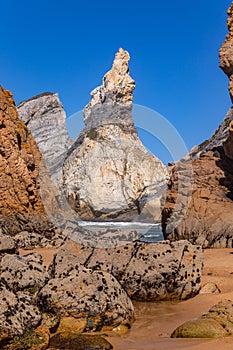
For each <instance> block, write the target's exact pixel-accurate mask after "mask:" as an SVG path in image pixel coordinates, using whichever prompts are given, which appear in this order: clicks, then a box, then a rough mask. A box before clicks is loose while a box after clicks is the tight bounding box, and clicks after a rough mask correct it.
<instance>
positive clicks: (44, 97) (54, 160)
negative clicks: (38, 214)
mask: <svg viewBox="0 0 233 350" xmlns="http://www.w3.org/2000/svg"><path fill="white" fill-rule="evenodd" d="M17 109H18V113H19V117H20V118H21V119H23V121H24V122H25V124H26V125H27V126H28V128H29V129H30V130H31V132H32V134H33V136H34V138H35V140H36V142H37V144H38V146H39V148H40V150H41V152H42V153H43V154H44V157H45V160H46V163H47V165H48V167H49V169H50V172H51V175H52V179H53V180H54V181H55V182H58V181H59V179H60V177H61V167H62V163H63V160H64V157H65V155H66V152H67V150H68V149H69V148H70V146H71V145H72V143H73V140H71V138H70V137H69V135H68V133H67V130H66V125H65V119H66V114H65V111H64V109H63V106H62V104H61V102H60V100H59V97H58V94H55V93H44V94H41V95H38V96H35V97H33V98H31V99H30V100H27V101H24V102H22V103H20V104H19V106H18V107H17Z"/></svg>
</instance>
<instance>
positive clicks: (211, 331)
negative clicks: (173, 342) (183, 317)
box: [171, 300, 233, 338]
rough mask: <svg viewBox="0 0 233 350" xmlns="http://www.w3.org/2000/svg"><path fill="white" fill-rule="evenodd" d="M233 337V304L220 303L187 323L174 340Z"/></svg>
mask: <svg viewBox="0 0 233 350" xmlns="http://www.w3.org/2000/svg"><path fill="white" fill-rule="evenodd" d="M229 335H233V303H232V301H231V300H224V301H220V302H219V303H218V304H216V305H214V306H213V307H212V308H211V309H210V310H209V311H208V312H207V313H206V314H204V315H202V316H201V317H199V318H197V319H194V320H191V321H188V322H185V323H184V324H182V325H181V326H179V327H178V328H177V329H175V331H174V332H173V333H172V335H171V337H172V338H222V337H227V336H229Z"/></svg>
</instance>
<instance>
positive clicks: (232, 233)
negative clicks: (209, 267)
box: [162, 147, 233, 248]
mask: <svg viewBox="0 0 233 350" xmlns="http://www.w3.org/2000/svg"><path fill="white" fill-rule="evenodd" d="M190 166H191V167H192V169H193V179H192V181H193V183H192V191H191V193H190V201H189V202H188V204H187V196H185V195H182V186H183V184H185V183H188V182H189V183H190V179H189V178H186V177H187V176H186V168H187V167H190ZM188 175H189V173H188ZM232 189H233V163H232V160H231V159H229V158H228V157H227V156H226V155H225V153H224V150H223V147H218V148H216V149H215V150H212V151H209V152H206V153H205V154H203V155H202V156H201V157H200V158H197V159H195V160H193V161H191V160H190V161H186V162H179V163H177V164H176V166H175V167H174V169H173V172H172V176H171V179H170V182H169V184H168V189H167V191H166V193H165V197H166V203H165V205H164V209H163V213H162V226H163V233H164V236H165V238H166V239H172V240H179V239H188V240H189V241H190V242H192V243H193V244H201V245H202V246H203V247H205V248H206V247H216V248H220V247H222V248H224V247H229V248H231V247H232V246H233V218H232V215H231V212H232V210H233V196H232ZM178 194H179V201H177V196H178Z"/></svg>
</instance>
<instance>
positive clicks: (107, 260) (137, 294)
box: [50, 240, 203, 301]
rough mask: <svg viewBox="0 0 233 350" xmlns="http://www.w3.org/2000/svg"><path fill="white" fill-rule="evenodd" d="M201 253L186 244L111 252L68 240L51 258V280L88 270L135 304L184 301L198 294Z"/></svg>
mask: <svg viewBox="0 0 233 350" xmlns="http://www.w3.org/2000/svg"><path fill="white" fill-rule="evenodd" d="M202 259H203V257H202V249H201V248H200V247H198V246H193V245H191V244H190V243H189V242H187V241H179V242H174V243H171V242H169V241H163V242H159V243H144V242H138V241H137V242H131V243H128V244H125V245H122V246H117V247H115V248H105V249H104V248H92V247H87V246H84V245H81V244H78V243H76V242H75V241H72V240H69V241H67V242H66V244H65V245H63V246H62V247H61V248H60V249H59V251H58V252H57V254H56V255H55V257H54V261H53V263H52V265H51V266H50V272H51V274H52V276H53V277H54V278H55V279H57V278H67V277H66V276H67V274H69V273H70V272H69V271H73V270H74V271H75V270H77V271H79V270H80V269H82V268H84V267H85V268H89V269H91V271H93V272H100V271H102V272H103V271H106V272H107V273H109V274H111V275H112V276H114V277H115V278H116V279H117V280H118V282H119V283H120V284H121V286H122V288H123V289H124V290H125V291H126V292H127V294H128V295H129V296H130V298H132V299H135V300H143V301H150V300H171V299H176V300H179V299H186V298H189V297H191V296H194V295H195V294H197V293H198V292H199V289H200V286H201V285H200V283H201V271H202V262H203V260H202Z"/></svg>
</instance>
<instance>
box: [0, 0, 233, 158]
mask: <svg viewBox="0 0 233 350" xmlns="http://www.w3.org/2000/svg"><path fill="white" fill-rule="evenodd" d="M230 4H231V1H230V0H195V1H191V0H176V1H174V0H166V1H161V0H144V1H137V0H124V1H123V0H118V1H110V0H98V1H94V0H89V1H87V0H86V1H75V0H66V1H59V0H57V1H54V0H49V1H48V0H40V1H28V0H26V1H24V0H21V1H16V0H8V1H5V2H3V3H2V4H1V54H0V77H1V80H0V83H1V84H2V85H3V87H4V88H7V89H10V90H12V92H13V94H14V97H15V100H16V103H19V102H20V101H22V100H25V99H27V98H30V97H32V96H33V95H36V94H39V93H42V92H44V91H53V92H58V93H59V96H60V98H61V101H62V103H63V105H64V108H65V110H66V113H67V115H68V116H70V115H72V114H73V113H75V112H76V111H79V110H81V109H83V107H84V106H85V105H86V103H87V102H88V101H89V98H90V97H89V94H90V91H91V90H92V89H93V88H95V87H96V86H98V85H100V83H101V79H102V76H103V75H104V74H105V73H106V71H107V70H109V68H110V67H111V64H112V60H113V58H114V54H115V52H116V51H117V50H118V48H119V47H123V48H125V49H127V50H128V51H129V52H130V55H131V62H130V71H131V75H132V77H133V78H134V79H135V81H136V89H135V95H134V102H135V103H137V104H140V105H143V106H146V107H148V108H151V109H153V110H156V111H157V112H159V113H160V114H162V115H163V116H164V117H165V118H167V119H168V120H169V122H171V123H172V124H173V125H174V126H175V128H176V129H177V130H178V132H179V133H180V135H181V136H182V138H183V140H184V141H185V143H186V145H187V148H188V149H189V148H191V147H192V146H193V145H195V144H198V143H200V142H202V141H203V140H205V139H206V138H208V137H209V136H210V135H211V134H212V133H213V131H214V130H215V129H216V128H217V126H218V125H219V123H220V122H221V121H222V119H223V118H224V115H225V113H226V111H227V109H228V108H229V107H230V105H231V102H230V98H229V95H228V91H227V85H228V80H227V78H226V77H225V75H224V73H223V72H222V71H221V70H220V69H219V68H218V64H219V59H218V50H219V48H220V46H221V44H222V42H223V40H224V39H225V35H226V33H227V28H226V18H227V15H226V11H227V8H228V7H229V6H230ZM142 118H143V116H142ZM142 136H143V138H144V141H146V142H148V146H149V147H150V146H152V148H153V147H154V148H153V149H152V150H153V151H154V152H155V153H157V154H158V155H160V154H159V152H160V150H159V146H158V145H156V144H153V140H152V139H150V138H149V136H148V135H142ZM157 149H158V151H157ZM166 160H167V159H166Z"/></svg>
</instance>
